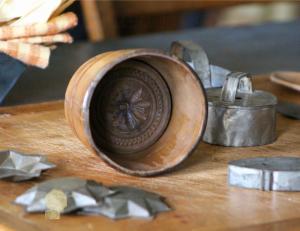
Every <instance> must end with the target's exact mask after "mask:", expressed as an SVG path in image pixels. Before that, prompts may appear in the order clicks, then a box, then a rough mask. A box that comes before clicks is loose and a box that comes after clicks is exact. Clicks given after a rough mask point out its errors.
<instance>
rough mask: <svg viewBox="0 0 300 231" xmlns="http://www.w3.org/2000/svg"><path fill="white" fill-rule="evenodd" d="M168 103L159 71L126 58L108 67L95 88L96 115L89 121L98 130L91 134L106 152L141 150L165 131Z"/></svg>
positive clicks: (92, 110) (167, 92)
mask: <svg viewBox="0 0 300 231" xmlns="http://www.w3.org/2000/svg"><path fill="white" fill-rule="evenodd" d="M171 106H172V105H171V95H170V91H169V89H168V86H167V84H166V83H165V81H164V79H163V77H162V76H161V74H160V73H159V72H158V71H157V70H155V69H154V68H153V67H151V66H150V65H148V64H146V63H144V62H141V61H137V60H129V61H126V62H124V63H122V64H120V65H118V66H116V67H115V68H113V69H112V70H110V71H109V72H108V73H107V74H106V76H105V77H104V78H103V80H102V81H101V82H100V84H99V85H98V86H97V88H96V90H95V93H94V96H93V100H92V103H91V112H92V113H95V115H97V116H94V117H92V121H91V123H92V125H93V127H94V129H95V130H97V131H98V132H97V133H94V136H95V137H96V136H97V139H98V140H99V141H100V140H102V146H103V147H105V148H106V149H107V150H109V151H113V152H117V153H135V152H139V151H142V150H144V149H146V148H148V147H149V146H151V145H152V144H153V143H155V142H156V141H157V140H158V139H159V137H160V136H161V135H162V134H163V132H164V131H165V129H166V127H167V125H168V122H169V120H170V115H171ZM100 137H101V139H100Z"/></svg>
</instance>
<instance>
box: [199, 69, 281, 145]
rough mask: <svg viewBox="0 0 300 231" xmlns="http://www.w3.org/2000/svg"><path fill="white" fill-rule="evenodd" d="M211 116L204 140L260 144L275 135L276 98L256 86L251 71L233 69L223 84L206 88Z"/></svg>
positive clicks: (231, 143)
mask: <svg viewBox="0 0 300 231" xmlns="http://www.w3.org/2000/svg"><path fill="white" fill-rule="evenodd" d="M206 93H207V98H208V120H207V126H206V130H205V133H204V138H203V140H204V141H205V142H207V143H210V144H218V145H224V146H235V147H240V146H258V145H264V144H269V143H272V142H273V141H274V140H275V139H276V111H275V106H276V104H277V99H276V97H275V96H273V95H272V94H270V93H268V92H265V91H259V90H253V89H252V82H251V78H250V76H249V75H247V74H245V73H240V72H235V73H230V74H229V75H228V76H227V79H226V81H225V83H224V86H223V88H210V89H206Z"/></svg>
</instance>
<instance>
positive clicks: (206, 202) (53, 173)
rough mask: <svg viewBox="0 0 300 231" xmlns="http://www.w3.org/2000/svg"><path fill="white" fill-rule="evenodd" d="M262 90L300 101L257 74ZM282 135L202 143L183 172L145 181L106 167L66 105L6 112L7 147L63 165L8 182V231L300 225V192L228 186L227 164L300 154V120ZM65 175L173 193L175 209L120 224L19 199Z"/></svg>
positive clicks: (1, 210) (0, 213)
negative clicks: (25, 204)
mask: <svg viewBox="0 0 300 231" xmlns="http://www.w3.org/2000/svg"><path fill="white" fill-rule="evenodd" d="M255 86H256V88H258V89H269V90H270V91H273V92H274V93H275V94H276V95H278V96H280V98H282V97H283V98H285V99H289V100H290V101H294V102H299V103H300V100H299V98H300V97H299V95H297V93H295V92H291V91H287V89H285V88H283V87H280V86H277V85H276V84H272V83H271V82H270V81H269V80H268V78H267V77H264V78H263V77H261V78H257V79H256V81H255ZM277 134H278V139H277V141H276V142H275V143H273V144H271V145H266V146H261V147H249V148H229V147H221V146H214V145H209V144H205V143H201V144H200V145H199V146H198V148H197V150H196V151H195V152H194V153H193V155H192V156H191V158H189V159H188V160H187V161H186V162H185V163H184V164H183V165H182V166H180V168H179V169H177V171H174V172H172V173H169V174H166V175H162V176H157V177H151V178H139V177H134V176H128V175H124V174H122V173H119V172H116V171H115V170H114V169H112V168H110V167H108V166H107V165H106V164H104V163H103V162H102V161H101V160H100V159H99V158H98V157H97V156H96V155H95V154H93V153H91V152H90V151H89V150H88V149H87V148H85V147H84V146H83V145H82V144H81V143H80V141H79V140H78V139H77V138H76V137H75V136H74V135H73V134H72V132H71V129H70V128H69V126H68V125H67V124H66V120H65V117H64V111H63V102H62V101H58V102H51V103H43V104H36V105H26V106H18V107H8V108H2V109H0V150H6V149H14V150H17V151H21V152H27V153H41V154H43V155H47V156H48V158H49V160H50V161H52V162H54V163H55V164H57V168H55V169H52V170H49V171H47V172H45V174H44V175H43V177H41V178H40V179H39V180H32V181H28V182H24V183H11V182H7V181H0V230H1V231H2V230H5V231H8V230H9V231H11V230H22V231H23V230H24V231H27V230H28V231H29V230H30V231H35V230H55V231H60V230H73V231H76V230H110V231H114V230H130V231H132V230H144V231H146V230H149V231H154V230H163V229H165V230H181V231H182V230H239V229H241V228H243V230H297V229H298V228H299V227H300V193H297V192H292V193H291V192H262V191H257V190H249V189H240V188H234V187H229V186H228V185H227V162H228V161H230V160H234V159H240V158H245V157H256V156H300V142H299V141H300V121H296V120H291V119H288V118H285V117H282V116H280V115H279V116H278V129H277ZM61 176H78V177H82V178H86V179H93V180H96V181H99V182H102V183H104V184H107V185H131V186H137V187H140V188H143V189H146V190H149V191H153V192H157V193H159V194H161V195H163V196H165V197H166V198H167V201H168V202H169V204H170V205H171V206H172V207H173V209H174V211H172V212H167V213H162V214H159V215H158V216H157V217H156V218H155V219H154V220H139V219H124V220H119V221H113V220H110V219H108V218H105V217H101V216H76V215H65V216H62V217H61V219H60V220H47V219H45V216H44V214H27V213H25V212H24V211H23V209H22V208H21V207H19V206H17V205H14V204H12V201H13V200H14V199H15V198H16V196H17V195H19V194H21V193H22V192H24V191H25V190H27V189H28V188H30V187H31V186H33V185H34V184H36V183H38V182H41V181H44V180H48V179H52V178H55V177H61Z"/></svg>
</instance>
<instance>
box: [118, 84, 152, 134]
mask: <svg viewBox="0 0 300 231" xmlns="http://www.w3.org/2000/svg"><path fill="white" fill-rule="evenodd" d="M142 92H143V90H142V88H139V89H138V90H136V91H134V92H133V94H132V95H129V96H128V94H126V93H123V94H122V96H121V98H120V99H119V100H118V101H117V103H116V105H115V111H114V113H113V114H114V119H113V126H114V127H118V128H119V129H121V130H133V129H136V128H138V127H139V125H140V124H141V122H142V121H145V120H147V113H146V109H147V108H148V107H150V106H151V104H150V102H147V101H145V100H143V98H142Z"/></svg>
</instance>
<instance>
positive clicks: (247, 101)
mask: <svg viewBox="0 0 300 231" xmlns="http://www.w3.org/2000/svg"><path fill="white" fill-rule="evenodd" d="M206 92H207V99H208V105H209V106H215V107H225V108H239V109H240V108H244V109H257V108H260V107H273V106H275V105H276V104H277V99H276V97H275V96H274V95H272V94H271V93H268V92H265V91H259V90H254V89H253V87H252V81H251V76H250V75H249V74H247V73H242V72H231V73H229V74H228V75H227V79H226V81H225V83H224V86H223V88H210V89H207V90H206Z"/></svg>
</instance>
